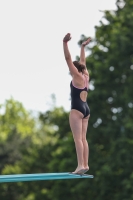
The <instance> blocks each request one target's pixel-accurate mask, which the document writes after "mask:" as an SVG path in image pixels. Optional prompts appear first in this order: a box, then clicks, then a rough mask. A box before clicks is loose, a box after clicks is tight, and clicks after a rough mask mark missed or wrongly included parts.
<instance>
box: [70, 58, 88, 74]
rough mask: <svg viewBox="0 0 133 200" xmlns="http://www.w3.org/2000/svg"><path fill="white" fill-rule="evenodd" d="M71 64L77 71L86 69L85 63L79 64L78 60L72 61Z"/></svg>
mask: <svg viewBox="0 0 133 200" xmlns="http://www.w3.org/2000/svg"><path fill="white" fill-rule="evenodd" d="M73 64H74V66H75V67H76V68H77V70H78V71H79V72H82V73H83V71H84V70H85V69H86V67H85V65H82V64H80V62H78V61H73Z"/></svg>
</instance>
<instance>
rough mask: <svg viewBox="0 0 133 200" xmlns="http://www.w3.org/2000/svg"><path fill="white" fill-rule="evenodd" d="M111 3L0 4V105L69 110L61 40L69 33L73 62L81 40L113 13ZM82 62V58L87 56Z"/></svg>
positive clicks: (48, 0)
mask: <svg viewBox="0 0 133 200" xmlns="http://www.w3.org/2000/svg"><path fill="white" fill-rule="evenodd" d="M115 2H116V0H92V1H89V0H78V1H74V0H36V1H35V0H12V1H11V0H1V1H0V104H3V103H4V102H5V100H6V99H10V98H11V97H12V98H14V100H17V101H19V102H22V104H23V105H24V107H25V108H26V109H27V110H31V111H37V112H38V111H40V112H45V111H47V110H49V109H51V108H52V106H53V104H54V103H53V100H52V98H51V95H53V94H54V95H55V98H56V101H55V104H54V105H55V106H57V107H60V106H63V107H64V109H65V110H66V111H69V110H70V81H71V76H70V75H69V70H68V67H67V65H66V62H65V59H64V54H63V48H62V39H63V37H64V36H65V34H66V33H68V32H69V33H71V36H72V39H71V41H70V42H69V44H68V45H69V50H70V53H71V56H72V59H73V60H75V58H76V56H77V55H79V53H80V48H79V46H78V44H77V43H78V41H79V40H80V36H81V35H82V34H84V35H85V36H87V37H89V36H90V37H92V38H93V37H94V36H95V29H94V27H95V26H96V25H99V21H100V20H101V19H102V17H103V13H102V12H100V10H115V9H116V5H115ZM86 56H87V52H86Z"/></svg>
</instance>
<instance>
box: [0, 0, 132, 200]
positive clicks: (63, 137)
mask: <svg viewBox="0 0 133 200" xmlns="http://www.w3.org/2000/svg"><path fill="white" fill-rule="evenodd" d="M116 2H117V10H116V11H114V12H112V11H111V12H110V11H105V12H104V20H102V21H101V22H100V25H99V26H97V27H95V31H96V33H95V38H93V41H92V45H91V48H90V47H89V48H88V47H87V49H86V51H88V54H89V56H88V57H87V68H88V70H89V72H90V77H91V79H90V91H89V95H88V104H89V106H90V109H91V118H90V121H89V127H88V134H87V139H88V142H89V146H90V159H89V165H90V171H89V174H93V175H94V179H85V180H84V179H76V180H56V181H36V182H35V181H33V182H19V183H1V184H0V200H42V199H45V200H60V199H62V198H63V199H64V200H67V199H68V198H69V199H72V200H85V199H87V200H88V199H96V200H103V199H104V200H112V199H113V200H133V32H132V31H133V0H123V1H120V0H117V1H116ZM87 37H88V36H85V35H81V39H80V41H79V42H78V43H79V45H80V44H81V42H82V41H84V40H85V39H86V38H87ZM77 59H78V57H77ZM68 84H69V83H68ZM68 116H69V113H68V112H66V111H65V110H64V109H63V108H62V107H60V108H58V107H53V108H52V109H51V110H49V111H47V112H45V113H38V115H36V116H34V115H33V113H32V112H29V111H27V110H26V109H25V108H24V106H23V105H22V103H20V102H18V101H15V100H14V99H13V98H11V99H8V100H6V102H5V103H4V104H3V105H0V174H19V173H21V174H23V173H27V174H30V173H48V172H51V173H52V172H69V171H73V170H74V169H75V168H76V164H77V161H76V153H75V146H74V142H73V138H72V134H71V131H70V127H69V121H68Z"/></svg>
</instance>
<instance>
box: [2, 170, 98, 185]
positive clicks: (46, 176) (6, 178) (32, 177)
mask: <svg viewBox="0 0 133 200" xmlns="http://www.w3.org/2000/svg"><path fill="white" fill-rule="evenodd" d="M76 178H94V176H93V175H89V174H83V175H79V174H72V173H69V172H67V173H38V174H13V175H0V183H7V182H22V181H41V180H59V179H76Z"/></svg>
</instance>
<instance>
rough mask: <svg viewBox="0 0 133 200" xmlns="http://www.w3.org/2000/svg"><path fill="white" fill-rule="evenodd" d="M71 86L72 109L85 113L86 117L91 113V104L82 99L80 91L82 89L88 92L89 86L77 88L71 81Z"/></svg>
mask: <svg viewBox="0 0 133 200" xmlns="http://www.w3.org/2000/svg"><path fill="white" fill-rule="evenodd" d="M70 88H71V109H75V110H78V111H79V112H81V113H82V114H83V115H84V118H85V117H87V116H88V115H89V114H90V109H89V106H88V104H87V102H84V101H82V100H81V98H80V93H81V92H82V91H86V92H88V89H87V87H85V88H83V89H80V88H77V87H75V86H73V83H72V81H71V83H70Z"/></svg>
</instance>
